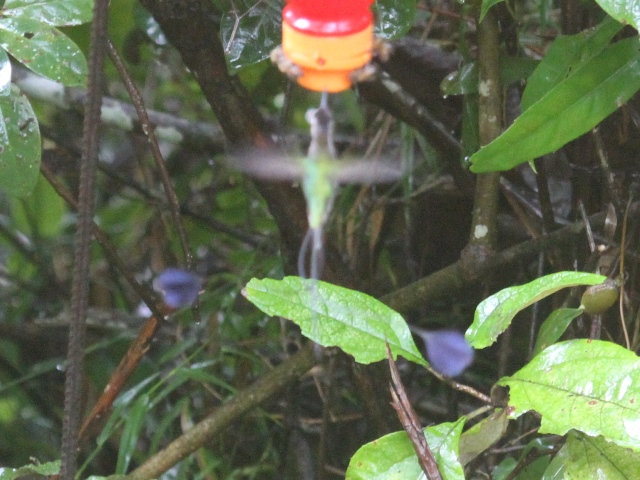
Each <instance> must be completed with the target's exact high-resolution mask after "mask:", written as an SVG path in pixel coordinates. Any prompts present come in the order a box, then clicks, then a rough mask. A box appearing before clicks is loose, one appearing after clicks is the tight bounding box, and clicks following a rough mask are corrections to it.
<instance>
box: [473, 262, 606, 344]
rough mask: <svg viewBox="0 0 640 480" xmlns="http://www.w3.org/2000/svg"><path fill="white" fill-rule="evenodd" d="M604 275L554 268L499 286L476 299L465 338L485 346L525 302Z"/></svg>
mask: <svg viewBox="0 0 640 480" xmlns="http://www.w3.org/2000/svg"><path fill="white" fill-rule="evenodd" d="M606 279H607V277H605V276H603V275H596V274H594V273H585V272H558V273H552V274H551V275H545V276H544V277H540V278H538V279H536V280H534V281H532V282H529V283H527V284H525V285H518V286H516V287H509V288H505V289H504V290H500V291H499V292H498V293H494V294H493V295H491V296H490V297H489V298H486V299H485V300H483V301H482V302H480V304H479V305H478V307H477V308H476V313H475V315H474V318H473V323H472V324H471V326H470V327H469V328H468V329H467V331H466V333H465V338H466V339H467V341H468V342H469V343H470V344H471V346H472V347H473V348H484V347H488V346H489V345H491V344H492V343H493V342H495V341H496V338H498V335H500V334H501V333H502V332H504V331H505V330H506V329H507V327H508V326H509V325H510V324H511V320H513V317H515V316H516V314H518V312H520V311H521V310H524V309H525V308H527V307H528V306H529V305H531V304H533V303H535V302H537V301H538V300H541V299H543V298H545V297H548V296H549V295H551V294H552V293H555V292H557V291H558V290H560V289H563V288H567V287H575V286H577V285H596V284H599V283H602V282H604V281H605V280H606Z"/></svg>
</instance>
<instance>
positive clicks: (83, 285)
mask: <svg viewBox="0 0 640 480" xmlns="http://www.w3.org/2000/svg"><path fill="white" fill-rule="evenodd" d="M108 10H109V0H96V2H95V5H94V8H93V24H92V26H91V46H90V50H89V72H88V78H87V90H88V95H87V100H86V103H85V110H84V123H83V145H82V160H81V165H80V186H79V192H78V227H77V230H76V235H75V249H74V264H73V282H72V286H71V312H72V314H71V322H70V324H69V347H68V351H67V361H68V364H67V370H66V377H65V390H64V416H63V419H62V445H61V452H60V458H61V466H60V478H62V479H63V480H73V478H74V477H75V474H76V471H77V451H78V430H79V427H80V419H81V413H82V409H81V408H80V405H81V403H82V377H83V370H84V368H83V367H84V339H85V330H86V325H85V319H86V316H87V306H88V297H89V261H90V258H91V237H92V229H93V223H92V219H93V209H94V203H95V194H94V186H95V178H96V165H97V163H98V151H99V147H100V108H101V105H102V70H103V66H104V58H105V49H104V46H105V42H106V39H107V20H108Z"/></svg>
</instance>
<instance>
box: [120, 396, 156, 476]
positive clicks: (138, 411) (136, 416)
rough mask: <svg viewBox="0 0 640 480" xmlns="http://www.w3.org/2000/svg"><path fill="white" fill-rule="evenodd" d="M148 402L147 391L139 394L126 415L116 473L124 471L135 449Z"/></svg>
mask: <svg viewBox="0 0 640 480" xmlns="http://www.w3.org/2000/svg"><path fill="white" fill-rule="evenodd" d="M149 403H150V399H149V395H148V394H147V393H145V394H143V395H141V396H140V397H139V398H138V399H137V400H136V401H135V403H134V404H133V407H132V408H131V410H130V411H129V414H128V415H127V419H126V423H125V426H124V430H123V431H122V438H121V439H120V449H119V451H118V464H117V466H116V472H118V473H121V474H124V473H126V471H127V469H128V468H129V464H130V463H131V459H132V457H133V454H134V453H135V452H136V451H137V446H138V438H139V437H140V431H141V430H142V426H143V425H144V423H145V420H146V418H147V414H148V411H149Z"/></svg>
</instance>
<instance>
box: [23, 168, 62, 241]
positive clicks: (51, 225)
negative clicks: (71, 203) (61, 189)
mask: <svg viewBox="0 0 640 480" xmlns="http://www.w3.org/2000/svg"><path fill="white" fill-rule="evenodd" d="M66 211H67V209H66V203H65V201H64V200H63V199H62V198H61V197H60V195H58V194H57V193H56V191H55V190H54V189H53V187H52V186H51V185H50V184H49V182H47V181H46V180H45V179H44V177H43V176H42V175H38V179H37V182H36V184H35V186H34V188H33V190H32V191H31V194H30V195H29V196H28V197H27V198H25V199H13V200H12V201H11V219H12V222H13V225H14V226H15V227H16V229H17V230H19V231H21V232H24V233H25V234H28V235H29V236H33V237H35V238H43V237H48V238H51V237H55V236H57V235H59V234H60V233H61V232H62V228H63V222H62V220H63V215H64V214H65V213H66Z"/></svg>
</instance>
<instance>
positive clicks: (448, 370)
mask: <svg viewBox="0 0 640 480" xmlns="http://www.w3.org/2000/svg"><path fill="white" fill-rule="evenodd" d="M419 335H420V336H421V337H422V338H423V339H424V343H425V345H426V346H427V360H429V363H430V364H431V367H432V368H433V369H434V370H435V371H436V372H438V373H440V374H442V375H446V376H448V377H457V376H458V375H460V374H461V373H462V372H464V370H465V369H466V368H467V367H468V366H469V365H471V362H473V356H474V351H473V348H472V347H471V345H469V344H468V343H467V341H466V340H465V338H464V335H463V334H462V333H460V332H458V331H456V330H436V331H431V332H430V331H425V330H420V332H419Z"/></svg>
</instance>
